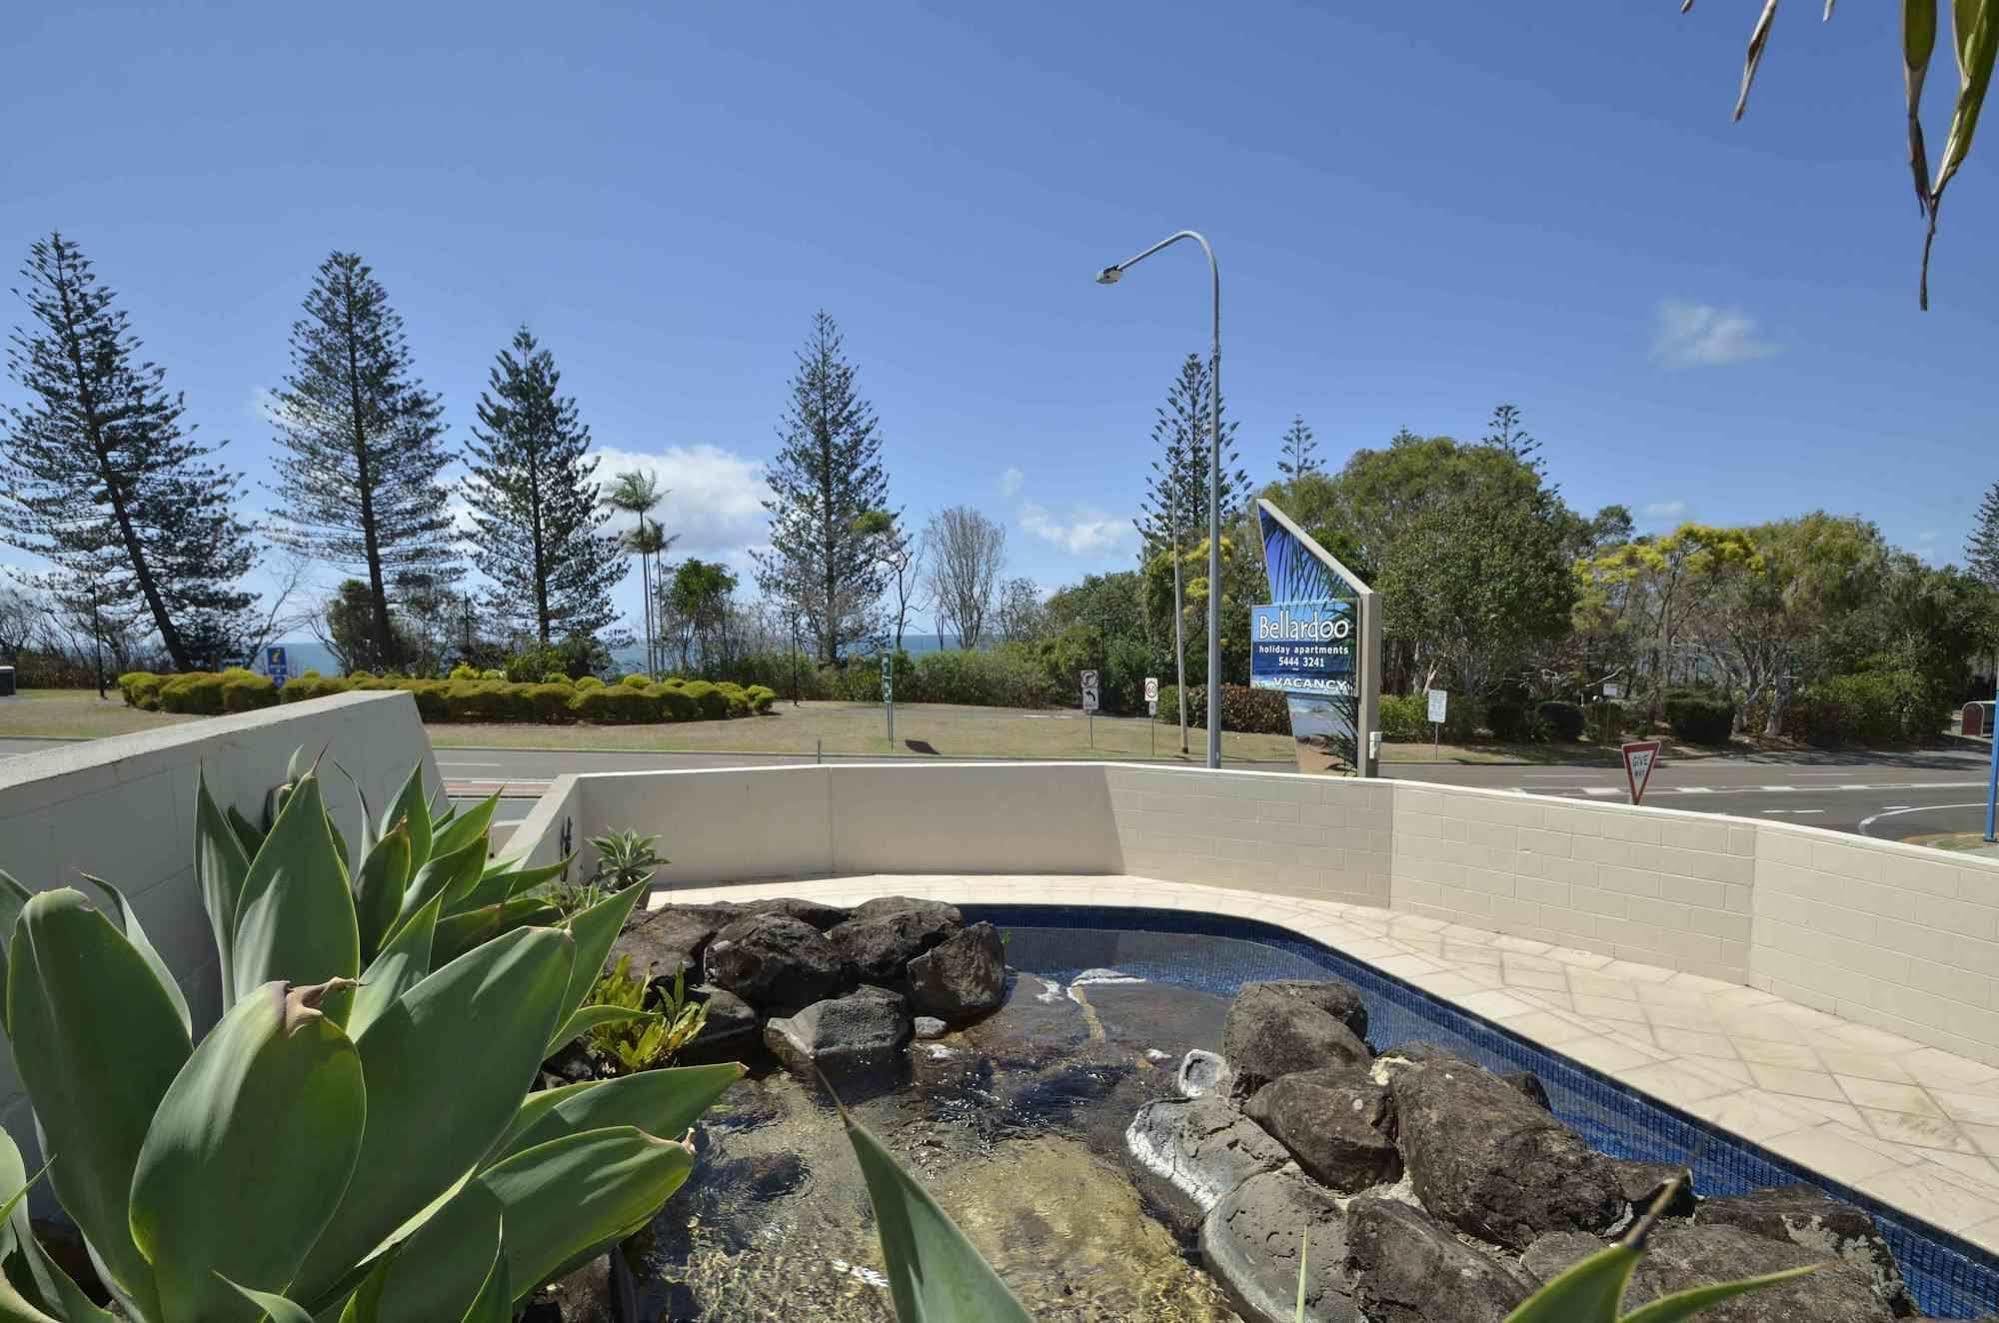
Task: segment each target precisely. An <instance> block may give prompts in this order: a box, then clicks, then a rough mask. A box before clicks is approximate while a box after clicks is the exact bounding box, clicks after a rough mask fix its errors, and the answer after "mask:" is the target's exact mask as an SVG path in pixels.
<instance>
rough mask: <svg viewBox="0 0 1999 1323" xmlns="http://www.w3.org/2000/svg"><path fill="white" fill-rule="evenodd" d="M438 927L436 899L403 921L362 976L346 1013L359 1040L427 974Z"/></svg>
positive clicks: (350, 1025) (349, 1023) (354, 1035)
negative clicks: (392, 937) (432, 942)
mask: <svg viewBox="0 0 1999 1323" xmlns="http://www.w3.org/2000/svg"><path fill="white" fill-rule="evenodd" d="M436 929H437V902H436V901H434V900H433V901H431V902H430V904H428V905H426V906H424V907H423V908H422V909H420V910H418V911H417V912H416V917H415V918H413V919H411V920H410V921H409V922H408V923H406V924H404V925H403V926H402V928H401V929H399V930H398V931H397V933H396V939H395V940H394V941H393V942H390V943H389V944H388V945H387V946H385V947H383V948H382V951H381V954H379V955H377V956H376V957H375V959H374V962H373V963H372V964H370V965H369V966H368V968H367V970H366V972H364V973H363V974H362V975H361V986H360V987H358V988H356V989H355V990H354V1006H353V1009H352V1010H350V1011H349V1012H348V1013H347V1032H348V1033H349V1034H350V1035H352V1036H353V1037H354V1038H356V1039H358V1038H360V1037H361V1035H362V1034H365V1033H367V1032H368V1026H369V1025H371V1024H373V1023H374V1022H375V1021H376V1019H377V1018H379V1017H380V1016H381V1014H382V1012H384V1011H386V1010H387V1009H388V1008H389V1007H391V1006H393V1005H395V1003H396V1002H397V1000H398V999H400V998H401V997H402V995H403V994H404V993H405V992H408V991H409V990H410V989H411V988H413V987H415V986H416V985H417V984H419V983H421V982H422V981H423V980H424V979H425V978H426V977H428V976H429V974H430V966H431V941H432V938H433V936H434V934H435V932H436Z"/></svg>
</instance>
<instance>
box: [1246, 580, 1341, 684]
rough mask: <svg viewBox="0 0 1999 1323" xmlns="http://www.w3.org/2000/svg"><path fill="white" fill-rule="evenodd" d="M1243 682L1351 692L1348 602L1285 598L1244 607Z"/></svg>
mask: <svg viewBox="0 0 1999 1323" xmlns="http://www.w3.org/2000/svg"><path fill="white" fill-rule="evenodd" d="M1249 639H1250V660H1249V682H1250V685H1251V686H1252V687H1253V688H1256V689H1280V690H1283V691H1284V692H1285V693H1289V694H1318V695H1322V696H1331V697H1346V696H1348V695H1351V694H1352V693H1353V671H1354V616H1353V603H1352V602H1341V601H1319V602H1285V603H1278V604H1276V605H1272V606H1258V607H1253V608H1251V611H1250V632H1249Z"/></svg>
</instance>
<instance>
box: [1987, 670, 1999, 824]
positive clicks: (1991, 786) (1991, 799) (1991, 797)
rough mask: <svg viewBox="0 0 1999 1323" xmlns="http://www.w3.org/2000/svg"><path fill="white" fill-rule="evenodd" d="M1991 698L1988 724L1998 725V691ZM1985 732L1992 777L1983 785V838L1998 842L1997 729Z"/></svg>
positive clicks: (1998, 778)
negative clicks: (1992, 716)
mask: <svg viewBox="0 0 1999 1323" xmlns="http://www.w3.org/2000/svg"><path fill="white" fill-rule="evenodd" d="M1993 698H1994V703H1993V707H1992V712H1993V715H1994V717H1995V720H1994V721H1992V722H1991V723H1990V724H1991V725H1992V726H1999V693H1995V694H1994V695H1993ZM1986 734H1988V735H1990V736H1991V737H1992V779H1991V780H1990V781H1989V782H1988V783H1987V784H1986V787H1985V839H1986V841H1987V842H1989V843H1993V844H1999V832H1995V831H1994V828H1999V730H1988V731H1987V732H1986Z"/></svg>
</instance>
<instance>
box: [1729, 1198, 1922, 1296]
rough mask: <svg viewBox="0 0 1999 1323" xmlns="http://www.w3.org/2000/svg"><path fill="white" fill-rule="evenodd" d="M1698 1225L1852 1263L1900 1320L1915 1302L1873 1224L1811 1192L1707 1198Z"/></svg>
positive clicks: (1852, 1209)
mask: <svg viewBox="0 0 1999 1323" xmlns="http://www.w3.org/2000/svg"><path fill="white" fill-rule="evenodd" d="M1694 1222H1695V1224H1696V1225H1698V1226H1731V1227H1739V1228H1740V1229H1742V1230H1744V1231H1747V1232H1749V1233H1750V1234H1752V1235H1757V1236H1763V1237H1765V1238H1767V1239H1770V1240H1784V1241H1789V1242H1790V1243H1792V1244H1794V1245H1798V1246H1801V1247H1803V1248H1804V1249H1807V1250H1810V1251H1812V1252H1813V1253H1815V1254H1819V1255H1822V1256H1824V1257H1826V1258H1829V1259H1838V1260H1840V1261H1841V1262H1844V1263H1850V1264H1852V1265H1854V1266H1855V1267H1857V1268H1861V1269H1863V1270H1865V1271H1866V1272H1867V1273H1869V1274H1870V1275H1871V1276H1872V1277H1873V1279H1874V1287H1875V1293H1876V1294H1878V1295H1879V1296H1880V1297H1881V1299H1882V1301H1883V1302H1884V1303H1886V1304H1887V1306H1888V1307H1889V1308H1890V1309H1892V1310H1894V1311H1895V1313H1896V1314H1897V1315H1899V1316H1903V1317H1906V1316H1908V1315H1910V1314H1913V1313H1915V1302H1914V1301H1913V1300H1911V1299H1910V1298H1909V1288H1908V1287H1907V1286H1906V1285H1904V1284H1903V1282H1902V1273H1901V1270H1900V1269H1899V1268H1897V1267H1896V1266H1895V1256H1894V1254H1893V1253H1891V1252H1890V1251H1889V1249H1888V1242H1887V1241H1885V1240H1883V1239H1882V1238H1881V1233H1880V1232H1879V1231H1877V1230H1875V1227H1874V1219H1873V1218H1872V1217H1869V1216H1868V1215H1867V1213H1866V1212H1865V1211H1863V1210H1861V1209H1859V1208H1856V1207H1854V1206H1853V1205H1852V1204H1843V1203H1841V1202H1839V1201H1838V1200H1837V1199H1834V1198H1832V1197H1830V1196H1829V1195H1826V1194H1823V1193H1821V1192H1820V1191H1818V1190H1815V1189H1813V1188H1812V1187H1811V1186H1809V1185H1787V1186H1783V1187H1781V1188H1779V1189H1774V1190H1757V1191H1755V1192H1754V1193H1752V1194H1745V1195H1733V1196H1728V1197H1725V1198H1720V1199H1709V1200H1707V1201H1706V1202H1705V1203H1703V1204H1702V1205H1701V1206H1700V1211H1699V1212H1698V1213H1696V1214H1695V1215H1694Z"/></svg>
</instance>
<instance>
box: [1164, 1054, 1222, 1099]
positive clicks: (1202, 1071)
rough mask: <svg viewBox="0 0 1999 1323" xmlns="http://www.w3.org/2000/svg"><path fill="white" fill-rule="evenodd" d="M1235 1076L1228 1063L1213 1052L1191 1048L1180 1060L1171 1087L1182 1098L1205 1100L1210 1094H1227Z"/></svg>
mask: <svg viewBox="0 0 1999 1323" xmlns="http://www.w3.org/2000/svg"><path fill="white" fill-rule="evenodd" d="M1234 1078H1235V1074H1234V1072H1233V1071H1231V1070H1230V1069H1229V1063H1228V1062H1226V1061H1224V1060H1222V1058H1221V1057H1220V1056H1218V1055H1216V1054H1215V1053H1213V1052H1208V1051H1204V1050H1202V1049H1201V1048H1198V1047H1197V1048H1193V1049H1191V1050H1189V1051H1188V1053H1187V1055H1186V1056H1184V1057H1182V1058H1180V1070H1179V1072H1178V1073H1177V1074H1175V1075H1174V1077H1173V1087H1174V1088H1176V1089H1178V1090H1179V1091H1180V1096H1181V1097H1182V1098H1205V1097H1207V1096H1208V1095H1209V1094H1211V1093H1227V1092H1228V1091H1229V1085H1230V1084H1231V1083H1232V1082H1233V1080H1234Z"/></svg>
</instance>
